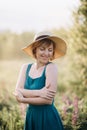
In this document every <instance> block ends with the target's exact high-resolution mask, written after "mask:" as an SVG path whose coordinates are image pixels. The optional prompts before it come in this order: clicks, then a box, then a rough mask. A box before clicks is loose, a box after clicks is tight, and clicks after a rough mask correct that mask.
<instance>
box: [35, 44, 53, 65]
mask: <svg viewBox="0 0 87 130" xmlns="http://www.w3.org/2000/svg"><path fill="white" fill-rule="evenodd" d="M52 56H53V44H50V45H49V46H46V45H44V44H42V45H41V46H39V47H38V48H37V49H36V60H37V61H38V62H39V63H41V64H46V63H47V62H48V61H49V60H50V59H51V58H52Z"/></svg>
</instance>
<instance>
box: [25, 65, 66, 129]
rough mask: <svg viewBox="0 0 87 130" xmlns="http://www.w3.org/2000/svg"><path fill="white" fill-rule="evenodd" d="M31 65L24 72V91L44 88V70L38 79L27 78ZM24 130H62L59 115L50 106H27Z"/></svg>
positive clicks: (52, 106)
mask: <svg viewBox="0 0 87 130" xmlns="http://www.w3.org/2000/svg"><path fill="white" fill-rule="evenodd" d="M31 65H32V64H29V65H28V68H27V71H26V80H25V85H24V88H25V89H31V90H35V89H41V88H43V87H44V86H45V80H46V77H45V70H46V66H47V65H46V66H45V68H44V70H43V73H42V75H41V76H40V77H38V78H34V79H33V78H31V77H30V76H29V71H30V68H31ZM24 130H64V129H63V124H62V121H61V118H60V115H59V113H58V111H57V109H56V108H55V106H54V103H52V104H51V105H49V104H48V105H46V104H44V105H32V104H29V105H28V108H27V111H26V119H25V125H24Z"/></svg>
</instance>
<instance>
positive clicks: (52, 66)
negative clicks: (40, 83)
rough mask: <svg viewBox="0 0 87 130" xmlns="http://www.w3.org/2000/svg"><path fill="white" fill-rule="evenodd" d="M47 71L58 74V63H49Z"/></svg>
mask: <svg viewBox="0 0 87 130" xmlns="http://www.w3.org/2000/svg"><path fill="white" fill-rule="evenodd" d="M46 73H50V74H54V73H55V74H57V73H58V68H57V65H56V64H54V63H50V64H48V65H47V67H46Z"/></svg>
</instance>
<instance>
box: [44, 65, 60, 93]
mask: <svg viewBox="0 0 87 130" xmlns="http://www.w3.org/2000/svg"><path fill="white" fill-rule="evenodd" d="M57 78H58V70H57V66H56V65H55V64H53V63H51V64H48V65H47V68H46V86H48V85H50V88H52V90H54V91H56V90H57Z"/></svg>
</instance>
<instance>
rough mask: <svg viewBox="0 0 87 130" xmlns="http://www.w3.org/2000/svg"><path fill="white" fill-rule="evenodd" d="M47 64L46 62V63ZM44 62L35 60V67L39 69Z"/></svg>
mask: <svg viewBox="0 0 87 130" xmlns="http://www.w3.org/2000/svg"><path fill="white" fill-rule="evenodd" d="M46 64H47V63H46ZM46 64H43V63H39V62H38V61H37V62H36V69H39V68H40V67H43V66H45V65H46Z"/></svg>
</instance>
